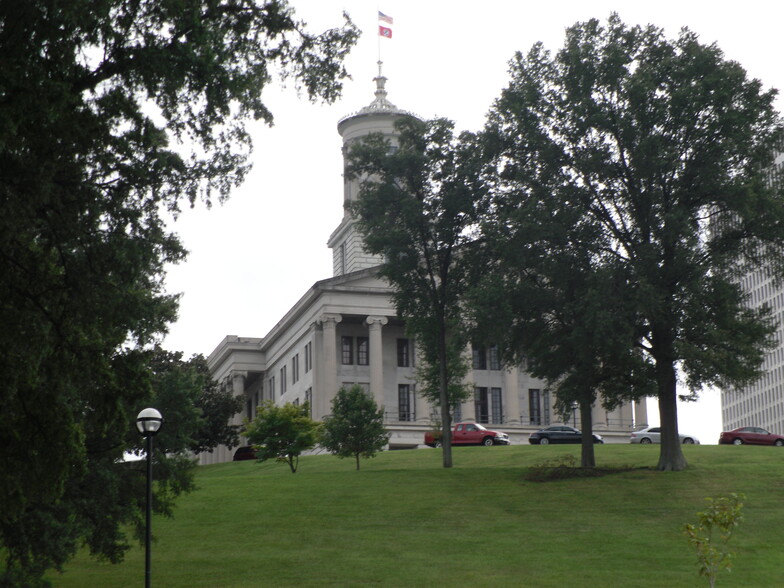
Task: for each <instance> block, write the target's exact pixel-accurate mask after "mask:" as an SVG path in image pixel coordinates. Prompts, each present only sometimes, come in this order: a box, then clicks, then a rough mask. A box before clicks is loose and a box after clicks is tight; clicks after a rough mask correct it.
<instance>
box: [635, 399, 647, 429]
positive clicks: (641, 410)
mask: <svg viewBox="0 0 784 588" xmlns="http://www.w3.org/2000/svg"><path fill="white" fill-rule="evenodd" d="M647 424H648V403H647V402H646V400H645V398H643V399H642V400H635V402H634V425H635V426H636V427H642V426H643V425H647Z"/></svg>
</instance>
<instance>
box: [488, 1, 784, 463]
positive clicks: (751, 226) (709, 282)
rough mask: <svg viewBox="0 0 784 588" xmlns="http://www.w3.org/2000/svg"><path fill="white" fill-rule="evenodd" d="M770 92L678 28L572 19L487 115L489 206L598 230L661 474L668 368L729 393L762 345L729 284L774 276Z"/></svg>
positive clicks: (668, 446)
mask: <svg viewBox="0 0 784 588" xmlns="http://www.w3.org/2000/svg"><path fill="white" fill-rule="evenodd" d="M774 96H775V91H763V90H762V85H761V83H760V82H759V81H757V80H749V79H747V77H746V72H745V71H744V70H743V68H742V67H740V65H738V64H737V63H734V62H731V61H726V60H725V59H724V56H723V54H722V52H721V51H720V50H719V49H718V48H717V47H716V46H715V45H708V46H706V45H702V44H700V43H699V42H698V39H697V36H696V35H695V34H694V33H692V32H690V31H689V30H687V29H684V30H682V31H681V33H680V35H679V36H678V38H677V39H675V40H672V41H670V40H668V39H666V38H665V37H664V34H663V32H662V31H661V30H660V29H657V28H656V27H653V26H647V27H639V26H638V27H627V26H625V25H624V24H623V23H622V22H621V21H620V19H619V18H618V16H617V15H612V16H611V17H610V19H609V20H608V22H607V25H606V26H602V25H600V23H599V22H598V21H596V20H591V21H588V22H585V23H578V24H576V25H574V26H572V27H570V28H569V29H568V30H567V34H566V43H565V45H564V48H563V49H562V50H561V51H559V52H558V53H557V54H556V55H554V56H553V55H551V54H550V53H549V52H548V51H545V50H544V49H543V47H542V46H541V45H540V44H537V45H535V46H534V47H533V48H532V49H531V51H530V52H529V53H528V54H527V55H526V56H523V55H521V54H517V55H516V56H515V58H514V59H513V61H512V63H511V82H510V84H509V86H508V87H507V88H506V89H505V90H504V91H503V93H502V95H501V97H500V98H499V99H498V100H497V101H496V103H495V104H494V106H493V108H492V111H491V114H490V116H489V121H488V127H487V132H488V141H489V143H488V144H489V145H490V146H491V149H492V151H491V153H492V155H493V159H492V161H493V164H494V166H495V169H496V172H497V175H496V179H497V183H496V185H495V186H494V188H493V191H494V193H495V195H496V196H497V199H498V200H509V201H512V202H517V203H521V205H522V203H525V202H536V201H539V202H542V201H545V200H546V199H555V200H557V201H558V202H559V203H560V204H559V206H560V207H561V208H564V209H565V208H574V209H576V210H579V211H580V212H581V218H584V219H585V221H584V222H586V223H589V224H590V225H591V226H592V227H594V228H595V229H597V232H596V233H595V235H594V236H592V237H591V240H592V243H591V247H590V249H591V250H593V251H601V252H603V255H604V256H610V257H612V258H614V260H615V263H617V264H620V265H621V266H622V267H623V268H624V274H625V275H626V276H627V277H628V283H629V289H627V293H626V294H624V296H628V297H629V299H631V300H634V310H635V312H634V316H635V319H634V321H635V324H634V329H633V330H634V332H636V333H637V335H636V341H635V343H634V345H635V347H636V349H637V350H638V351H639V353H640V354H641V357H642V358H643V360H644V361H645V362H646V363H647V365H648V367H649V369H650V370H651V371H652V373H653V374H655V382H656V389H657V396H658V400H659V413H660V419H661V424H662V444H661V453H660V458H659V463H658V468H659V469H661V470H680V469H682V468H684V467H686V465H687V463H686V460H685V458H684V457H683V453H682V450H681V446H680V442H679V439H678V423H677V398H678V394H677V387H676V385H677V381H678V373H679V371H678V370H681V373H682V375H683V378H682V379H683V380H684V383H685V385H686V386H687V388H688V389H689V391H690V394H696V393H697V391H698V390H699V389H700V388H701V386H703V385H719V386H722V387H725V388H733V387H741V386H743V385H745V384H747V383H749V382H752V381H754V380H755V379H757V378H758V377H759V376H760V364H761V360H762V358H763V355H764V352H765V350H766V349H767V348H768V347H769V345H770V343H771V333H772V329H773V324H772V321H771V320H770V318H769V316H768V313H767V312H766V311H765V310H761V311H756V310H751V309H749V308H748V307H747V305H746V295H745V294H744V292H743V291H742V290H741V287H740V285H739V283H738V281H737V279H736V278H737V276H738V273H737V272H738V271H739V269H740V268H741V266H742V265H743V264H747V265H758V264H759V263H762V262H767V263H770V269H771V271H772V272H775V273H778V274H779V275H781V270H782V265H783V263H782V262H783V261H784V257H782V255H781V253H782V247H783V246H784V233H782V232H781V230H780V227H781V226H782V221H784V206H782V204H784V200H783V199H782V194H781V187H778V188H777V187H775V186H774V184H771V183H770V182H769V181H767V178H766V175H767V171H766V170H767V169H768V168H769V166H770V164H771V163H772V158H773V155H774V147H775V145H776V144H777V143H778V141H779V140H780V138H781V136H782V125H781V121H780V118H779V116H778V113H777V112H776V111H775V109H774V108H773V98H774ZM529 208H530V207H529ZM720 221H721V222H720ZM553 254H558V253H557V252H555V251H554V252H553ZM741 262H742V263H741Z"/></svg>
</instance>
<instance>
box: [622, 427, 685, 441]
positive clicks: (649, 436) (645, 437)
mask: <svg viewBox="0 0 784 588" xmlns="http://www.w3.org/2000/svg"><path fill="white" fill-rule="evenodd" d="M678 436H679V437H680V438H681V443H684V444H689V445H690V444H697V445H699V443H700V440H699V439H697V437H695V436H694V435H687V434H686V433H679V434H678ZM629 442H630V443H642V444H647V443H661V427H645V428H644V429H640V430H639V431H634V432H633V433H632V434H631V435H630V439H629Z"/></svg>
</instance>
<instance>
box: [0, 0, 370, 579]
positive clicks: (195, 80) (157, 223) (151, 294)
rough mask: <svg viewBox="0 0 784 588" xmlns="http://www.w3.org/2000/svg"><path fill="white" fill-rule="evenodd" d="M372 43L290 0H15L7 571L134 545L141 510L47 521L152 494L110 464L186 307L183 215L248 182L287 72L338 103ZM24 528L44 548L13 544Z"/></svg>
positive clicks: (3, 459)
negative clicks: (170, 277)
mask: <svg viewBox="0 0 784 588" xmlns="http://www.w3.org/2000/svg"><path fill="white" fill-rule="evenodd" d="M356 38H357V30H356V28H355V27H354V26H353V25H352V24H351V23H350V21H347V22H346V25H345V26H344V27H342V28H339V29H333V30H330V31H327V32H325V33H323V34H322V35H313V34H310V33H308V32H306V30H305V26H304V23H302V22H299V21H297V20H296V19H295V17H294V15H293V12H292V10H291V9H290V8H289V7H288V5H287V3H286V2H285V1H272V0H271V1H268V2H261V1H254V0H225V1H223V2H219V3H218V2H212V1H209V2H208V1H206V0H183V1H180V2H168V1H163V2H161V1H157V0H139V1H136V2H121V1H119V0H102V1H99V2H95V1H87V0H73V1H69V2H54V1H52V0H30V1H27V2H23V3H19V2H15V1H11V0H0V53H1V54H2V55H3V58H2V60H0V109H1V110H2V112H3V116H2V118H1V120H0V169H2V170H3V171H2V174H0V301H1V302H0V324H2V325H3V329H2V332H0V372H2V374H3V386H2V389H1V390H0V410H2V412H3V414H4V415H5V423H4V426H3V427H2V430H0V463H2V464H3V466H2V467H3V472H2V475H1V476H0V503H2V504H3V512H2V514H0V541H1V542H2V546H4V547H6V551H4V553H6V554H8V557H9V563H8V565H7V567H6V575H7V576H8V577H10V576H11V575H14V574H15V575H16V576H15V577H17V580H18V583H27V584H29V585H33V584H34V583H35V582H36V581H37V580H36V579H35V578H39V577H40V575H41V574H42V571H43V570H44V569H46V568H49V567H52V566H54V567H58V566H60V565H61V564H62V562H64V561H65V560H67V558H68V557H70V555H71V554H72V553H73V552H74V551H75V550H76V548H77V547H78V545H79V542H80V541H81V540H82V539H85V538H88V537H89V542H90V545H91V548H94V552H95V553H97V554H102V555H105V556H107V557H109V558H110V559H112V560H116V559H118V558H119V557H120V553H121V551H122V546H121V545H120V544H119V543H118V542H117V541H115V538H116V537H118V533H119V531H118V529H119V528H120V527H121V526H122V525H124V524H125V523H126V522H128V521H130V520H132V518H133V513H132V511H131V510H124V511H121V510H120V509H119V507H118V509H114V510H112V511H111V512H112V513H113V514H115V515H116V517H111V516H106V517H103V516H102V517H97V518H96V517H92V516H83V517H81V518H79V520H78V521H77V522H75V523H74V524H73V525H71V528H72V529H73V533H71V532H70V531H69V532H68V533H57V532H54V531H53V530H52V529H53V528H54V527H51V526H48V523H46V522H42V523H41V524H40V525H33V524H32V523H30V522H29V521H30V518H31V517H38V518H39V519H40V520H41V521H43V519H44V517H45V516H50V515H48V514H47V515H44V514H43V513H45V512H46V513H52V514H51V517H50V518H57V517H59V519H58V520H60V521H61V522H63V524H64V521H66V520H67V518H68V517H70V516H72V512H73V509H77V510H78V509H83V507H84V508H86V505H87V504H88V503H89V502H90V500H95V504H99V503H106V504H108V503H111V502H112V501H114V502H116V503H117V504H120V503H122V504H124V505H133V508H135V504H134V501H132V500H126V499H127V496H125V495H124V494H123V493H124V491H125V490H126V489H128V488H129V487H130V486H129V485H127V484H124V483H123V482H120V481H119V480H118V478H116V477H115V474H114V469H113V464H114V463H115V461H117V460H119V459H121V456H122V454H123V449H124V447H122V446H120V445H122V443H124V442H125V441H124V440H126V439H127V438H128V437H127V436H126V433H127V432H129V429H131V428H133V427H134V425H133V420H134V418H135V416H136V413H135V412H134V411H135V410H136V407H137V406H139V405H144V404H146V401H147V400H148V399H149V398H150V397H151V394H152V387H151V381H152V380H151V377H150V374H149V365H148V363H147V361H148V360H149V359H150V356H149V355H148V354H146V353H145V351H144V350H145V349H148V348H149V347H150V346H152V345H153V344H154V342H155V341H156V340H158V338H159V337H160V336H161V334H162V333H165V331H166V325H167V324H168V323H169V322H171V321H173V320H174V319H175V318H176V309H177V296H173V295H169V294H167V293H166V292H165V289H164V285H163V278H164V267H165V264H166V263H175V262H179V261H182V260H183V259H184V258H185V250H184V248H183V246H182V244H181V243H180V242H179V240H178V239H177V237H176V236H175V235H173V234H171V233H170V232H169V230H168V229H167V228H166V221H167V217H169V216H170V214H175V215H176V212H177V211H178V210H179V209H180V206H181V205H182V204H183V203H185V202H187V203H189V204H193V203H194V202H195V201H196V200H197V199H198V198H199V197H200V196H201V197H202V198H203V199H204V200H205V201H206V202H208V203H209V202H210V201H212V200H214V199H216V198H217V199H223V198H225V197H227V195H228V193H229V191H230V189H231V188H232V187H233V186H235V185H237V184H238V183H239V182H241V181H242V179H243V178H244V176H245V174H246V173H247V171H248V169H249V163H248V161H249V160H248V156H249V153H250V147H251V143H250V136H249V133H248V131H247V130H246V128H245V125H246V123H247V121H250V120H254V119H258V120H263V121H265V122H268V123H271V122H272V114H271V113H270V112H269V111H268V109H267V108H266V107H265V105H264V103H263V102H262V100H261V98H260V96H261V92H262V90H263V88H264V87H265V86H267V85H268V84H269V83H271V82H272V73H271V72H273V71H277V72H280V73H281V76H283V77H288V78H289V79H292V80H294V82H295V84H296V85H297V86H298V87H301V88H303V89H304V90H305V91H306V92H307V93H308V95H309V96H310V97H311V98H312V99H316V98H319V97H320V98H323V99H326V100H332V99H334V98H335V97H336V96H337V95H338V93H339V91H340V88H341V80H342V78H343V77H344V76H345V72H344V70H343V67H342V60H343V57H344V56H345V54H346V52H347V51H348V49H349V48H350V47H351V46H352V45H353V43H354V42H355V40H356ZM118 440H122V441H121V442H120V445H118V446H116V445H115V444H116V443H118ZM98 453H100V454H101V455H100V456H99V455H98ZM107 468H108V470H107ZM142 493H143V491H142ZM65 501H76V502H77V503H78V504H73V503H70V504H66V502H65ZM55 504H56V505H57V508H58V509H60V510H59V511H58V514H53V513H54V511H53V510H52V509H51V508H50V507H51V505H55ZM83 514H85V513H83ZM77 518H78V517H77ZM74 533H75V534H74ZM99 536H100V537H99ZM66 537H67V538H68V539H67V541H69V542H70V543H68V544H67V545H66ZM20 538H26V539H27V540H29V541H30V543H31V544H35V545H36V547H35V550H34V554H32V552H25V551H24V549H21V550H17V549H10V548H8V545H9V544H10V543H13V544H16V543H17V542H18V541H19V540H20ZM55 543H56V545H55ZM20 574H21V575H20ZM22 576H24V579H19V578H21V577H22Z"/></svg>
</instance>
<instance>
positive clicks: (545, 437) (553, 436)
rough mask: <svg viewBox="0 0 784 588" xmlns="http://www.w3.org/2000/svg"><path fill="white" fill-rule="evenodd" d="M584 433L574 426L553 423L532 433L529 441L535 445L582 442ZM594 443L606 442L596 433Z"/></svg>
mask: <svg viewBox="0 0 784 588" xmlns="http://www.w3.org/2000/svg"><path fill="white" fill-rule="evenodd" d="M582 436H583V434H582V433H581V432H580V431H579V430H578V429H575V428H574V427H568V426H566V425H553V426H552V427H546V428H544V429H540V430H539V431H536V432H535V433H531V435H530V436H529V437H528V442H529V443H531V444H533V445H549V444H550V443H582ZM593 442H594V443H604V439H602V438H601V437H600V436H599V435H596V434H594V436H593Z"/></svg>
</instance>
